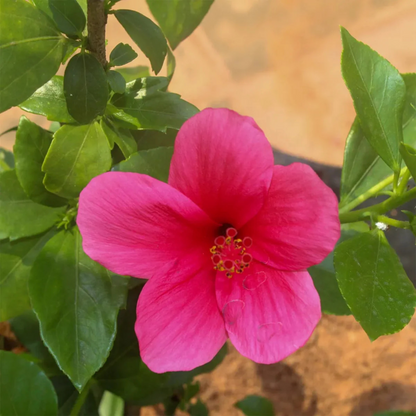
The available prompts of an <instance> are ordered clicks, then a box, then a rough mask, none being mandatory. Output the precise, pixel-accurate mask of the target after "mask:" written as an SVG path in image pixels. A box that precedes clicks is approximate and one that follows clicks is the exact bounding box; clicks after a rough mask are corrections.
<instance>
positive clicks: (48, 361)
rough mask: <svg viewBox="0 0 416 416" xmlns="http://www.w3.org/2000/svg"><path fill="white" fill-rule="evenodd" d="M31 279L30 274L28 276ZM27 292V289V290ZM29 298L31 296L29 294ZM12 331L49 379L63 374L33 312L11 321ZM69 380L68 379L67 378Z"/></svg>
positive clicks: (30, 311) (27, 312)
mask: <svg viewBox="0 0 416 416" xmlns="http://www.w3.org/2000/svg"><path fill="white" fill-rule="evenodd" d="M27 277H29V273H28V276H27ZM26 292H27V289H26ZM27 296H28V297H29V294H27ZM10 325H11V328H12V331H13V332H14V334H15V335H16V337H17V339H18V340H19V342H20V343H21V344H22V345H24V347H25V348H27V349H28V350H29V351H30V353H31V354H32V355H33V356H34V357H36V358H38V359H39V361H40V362H38V365H39V366H40V367H41V368H42V370H43V371H44V372H45V373H46V375H47V376H48V377H51V376H54V375H57V374H62V372H61V371H60V370H59V368H58V366H57V365H56V362H55V359H54V358H53V357H52V355H51V354H50V352H49V350H48V349H47V348H46V346H45V344H44V343H43V341H42V338H41V336H40V328H39V321H38V318H37V317H36V315H35V313H34V312H33V311H32V310H28V311H26V312H25V313H23V314H21V315H19V316H16V317H15V318H12V319H11V320H10ZM65 378H66V379H67V377H66V376H65Z"/></svg>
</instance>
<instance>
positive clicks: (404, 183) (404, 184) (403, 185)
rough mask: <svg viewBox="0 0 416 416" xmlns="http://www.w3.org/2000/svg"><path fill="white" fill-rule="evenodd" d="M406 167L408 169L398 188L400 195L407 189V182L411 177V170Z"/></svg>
mask: <svg viewBox="0 0 416 416" xmlns="http://www.w3.org/2000/svg"><path fill="white" fill-rule="evenodd" d="M405 169H406V170H405V172H404V174H403V176H402V180H401V181H400V183H399V186H398V188H397V194H398V195H401V194H402V193H403V192H404V191H405V190H406V187H407V182H409V179H410V171H409V169H407V168H405Z"/></svg>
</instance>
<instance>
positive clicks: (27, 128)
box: [13, 116, 67, 207]
mask: <svg viewBox="0 0 416 416" xmlns="http://www.w3.org/2000/svg"><path fill="white" fill-rule="evenodd" d="M51 142H52V134H51V133H50V132H49V131H47V130H44V129H42V128H41V127H39V126H38V125H36V124H35V123H32V122H31V121H29V120H28V119H27V118H26V117H25V116H22V117H21V118H20V122H19V128H18V130H17V133H16V142H15V144H14V147H13V150H14V155H15V158H16V174H17V177H18V179H19V182H20V185H21V186H22V188H23V190H24V191H25V192H26V194H27V196H28V197H29V198H30V199H31V200H32V201H34V202H37V203H38V204H42V205H47V206H50V207H59V206H63V205H66V203H67V201H66V200H65V199H63V198H60V197H59V196H57V195H54V194H52V193H50V192H48V191H47V190H46V188H45V186H44V185H43V178H44V176H45V174H44V173H43V172H42V163H43V161H44V159H45V156H46V153H47V152H48V149H49V146H50V145H51Z"/></svg>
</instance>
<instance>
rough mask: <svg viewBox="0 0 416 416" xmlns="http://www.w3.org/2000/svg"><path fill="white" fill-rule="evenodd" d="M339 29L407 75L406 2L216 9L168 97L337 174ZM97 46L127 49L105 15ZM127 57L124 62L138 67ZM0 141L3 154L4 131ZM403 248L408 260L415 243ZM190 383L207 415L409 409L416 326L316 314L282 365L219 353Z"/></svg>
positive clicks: (355, 414) (414, 383)
mask: <svg viewBox="0 0 416 416" xmlns="http://www.w3.org/2000/svg"><path fill="white" fill-rule="evenodd" d="M118 8H131V9H135V10H137V11H139V12H141V13H144V14H145V15H147V16H149V17H150V12H149V10H148V8H147V5H146V3H145V1H144V0H122V1H120V3H118ZM339 25H342V26H345V27H346V28H347V29H348V30H349V31H350V32H351V34H352V35H353V36H354V37H356V38H358V39H359V40H361V41H363V42H365V43H367V44H369V45H370V46H371V47H372V48H374V49H375V50H377V51H378V52H379V53H380V54H381V55H383V56H384V57H385V58H387V59H388V60H389V61H390V62H391V63H392V64H393V65H394V66H396V67H397V68H398V69H399V71H400V72H416V42H415V39H416V36H415V35H416V2H415V1H412V0H332V1H328V0H216V1H215V2H214V4H213V6H212V8H211V10H210V11H209V13H208V15H207V17H206V18H205V19H204V21H203V22H202V24H201V26H200V27H199V28H198V29H196V31H195V32H194V33H193V34H192V35H191V36H190V37H189V38H188V39H186V40H185V41H184V42H183V43H182V44H181V45H180V46H179V47H178V48H177V50H176V51H175V56H176V59H177V66H176V72H175V75H174V78H173V82H172V84H171V87H170V90H171V91H173V92H176V93H179V94H181V95H182V97H183V98H184V99H185V100H187V101H189V102H191V103H193V104H195V105H196V106H197V107H198V108H200V109H202V108H204V107H209V106H215V107H219V106H225V107H229V108H232V109H234V110H236V111H238V112H240V113H242V114H246V115H250V116H252V117H253V118H254V119H255V120H256V121H257V123H258V124H259V125H260V127H261V128H262V129H263V130H264V131H265V133H266V136H267V137H268V139H269V141H270V142H271V144H272V145H273V147H274V148H276V149H278V150H280V151H282V152H284V153H288V154H290V155H293V156H297V157H302V158H307V159H309V160H313V161H316V162H319V163H322V164H326V165H333V166H341V164H342V155H343V149H344V143H345V138H346V136H347V133H348V130H349V127H350V125H351V123H352V120H353V118H354V110H353V106H352V101H351V98H350V96H349V93H348V91H347V89H346V87H345V85H344V82H343V80H342V77H341V72H340V54H341V49H342V48H341V40H340V36H339ZM107 38H108V51H111V49H112V48H113V47H114V46H115V45H116V44H118V43H119V42H127V43H130V44H131V43H132V42H131V41H130V39H129V38H128V36H127V34H126V33H125V32H124V31H123V30H122V28H121V26H120V25H119V24H118V22H117V21H116V19H115V18H114V17H113V16H109V22H108V27H107ZM136 50H137V48H136ZM137 52H138V53H139V58H138V59H137V60H135V61H134V62H133V64H134V65H139V64H143V65H148V62H147V60H146V58H145V57H144V56H143V55H142V54H141V53H140V52H139V51H138V50H137ZM60 73H63V70H62V69H61V71H60ZM160 75H163V71H162V72H161V74H160ZM21 114H23V111H22V110H20V109H19V108H13V109H11V110H9V111H7V112H5V113H3V114H0V131H4V130H7V129H8V128H10V127H13V126H16V125H17V124H18V119H19V117H20V115H21ZM26 115H27V116H28V117H29V118H30V119H32V120H33V121H36V122H37V123H39V124H40V125H42V126H43V127H45V128H47V127H48V126H49V122H48V121H47V120H46V119H45V118H43V117H40V116H33V115H28V114H26ZM0 142H1V143H0V145H1V146H2V147H6V148H9V149H11V148H12V146H13V142H14V133H9V134H7V135H4V136H2V137H0ZM410 251H411V252H413V256H412V257H411V260H410V261H412V262H413V263H414V253H415V251H414V246H412V248H411V249H410ZM409 277H411V278H412V276H409ZM413 277H414V276H413ZM199 380H200V382H201V386H202V394H201V397H202V399H203V400H204V401H205V402H206V403H207V405H208V406H209V408H210V410H211V414H212V415H230V416H232V415H238V414H239V412H238V411H237V410H236V409H234V408H233V404H234V403H235V402H236V401H237V400H240V399H242V398H243V397H244V396H246V395H247V394H260V395H264V396H266V397H268V398H269V399H271V400H272V401H273V403H274V406H275V409H276V412H277V414H278V415H288V416H289V415H290V416H314V415H319V416H332V415H334V416H343V415H351V416H367V415H368V416H370V415H373V414H374V413H375V412H377V411H382V410H389V409H402V410H413V411H416V321H415V319H414V320H413V322H412V323H411V324H410V325H409V326H408V327H407V328H406V329H404V330H403V331H402V332H400V333H399V334H396V335H392V336H389V337H382V338H381V339H379V340H377V341H375V342H374V343H370V341H369V339H368V338H367V336H366V335H365V333H364V331H363V330H362V329H361V328H360V327H359V325H358V324H357V323H356V322H355V321H354V319H353V318H352V317H324V318H323V320H322V322H321V323H320V325H319V326H318V329H317V331H316V332H315V333H314V335H313V337H312V339H311V340H310V341H309V343H308V344H307V345H306V346H305V347H304V348H303V349H301V350H299V351H298V352H297V353H295V354H294V355H292V356H291V357H289V358H288V359H286V360H285V361H284V362H282V363H278V364H274V365H270V366H263V365H257V364H254V363H252V362H251V361H249V360H247V359H245V358H244V357H242V356H240V355H239V354H238V353H236V352H235V351H234V350H233V349H232V347H231V346H230V354H229V355H228V356H227V358H226V359H225V362H224V363H223V364H222V365H221V366H220V367H218V368H217V370H215V371H214V372H213V373H211V374H208V375H203V376H200V377H199ZM158 412H159V409H157V408H145V409H142V415H149V416H150V415H155V414H158Z"/></svg>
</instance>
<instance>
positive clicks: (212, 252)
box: [209, 246, 217, 254]
mask: <svg viewBox="0 0 416 416" xmlns="http://www.w3.org/2000/svg"><path fill="white" fill-rule="evenodd" d="M209 251H210V252H211V254H215V253H216V252H217V246H214V247H211V248H210V249H209Z"/></svg>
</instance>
